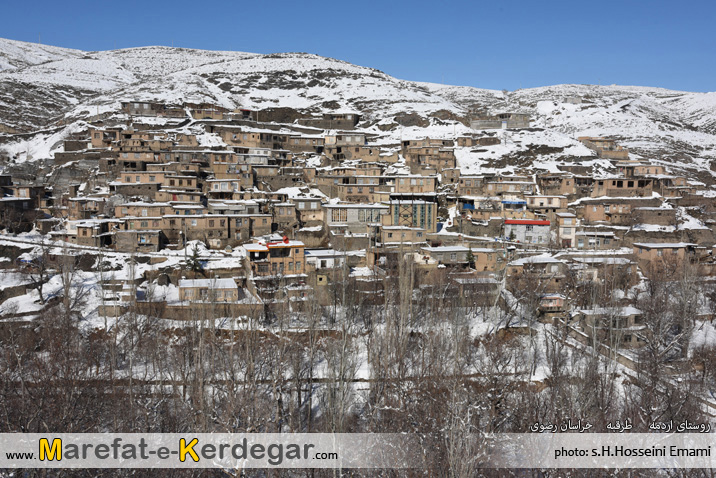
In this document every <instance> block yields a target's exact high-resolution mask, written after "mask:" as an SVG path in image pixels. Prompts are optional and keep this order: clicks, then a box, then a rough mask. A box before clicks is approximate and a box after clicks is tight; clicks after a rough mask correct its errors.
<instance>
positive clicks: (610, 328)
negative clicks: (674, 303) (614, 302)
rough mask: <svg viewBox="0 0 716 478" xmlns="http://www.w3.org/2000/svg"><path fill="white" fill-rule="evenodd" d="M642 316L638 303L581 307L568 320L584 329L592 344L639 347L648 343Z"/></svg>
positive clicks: (572, 324) (573, 325) (582, 330)
mask: <svg viewBox="0 0 716 478" xmlns="http://www.w3.org/2000/svg"><path fill="white" fill-rule="evenodd" d="M642 316H643V314H642V311H641V310H639V309H637V308H635V307H600V308H596V309H581V310H579V311H578V312H577V313H576V314H575V315H574V316H573V317H572V318H571V320H570V322H569V323H570V325H571V326H572V327H575V328H577V329H579V330H580V331H581V332H583V333H585V334H586V335H587V337H588V338H589V341H590V342H591V343H592V344H596V343H601V344H604V345H606V346H608V347H611V348H637V347H642V346H643V345H645V344H646V339H647V335H646V334H647V333H648V331H647V328H646V326H645V325H644V322H643V318H642Z"/></svg>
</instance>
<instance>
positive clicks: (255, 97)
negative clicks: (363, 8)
mask: <svg viewBox="0 0 716 478" xmlns="http://www.w3.org/2000/svg"><path fill="white" fill-rule="evenodd" d="M568 97H579V98H581V100H582V103H581V104H570V103H566V102H565V99H566V98H568ZM131 100H157V101H164V102H171V103H175V102H176V103H178V102H197V103H198V102H209V103H214V104H218V105H222V106H225V107H229V108H235V107H243V108H250V109H265V108H272V107H284V108H293V109H295V110H298V111H300V112H301V113H303V114H317V113H321V112H328V111H341V110H350V111H358V112H360V113H362V114H363V115H364V118H365V119H366V122H367V123H366V125H365V126H366V128H368V129H367V131H369V132H372V133H375V134H380V135H381V137H380V138H379V140H378V141H379V142H382V143H386V144H387V143H394V142H396V141H399V140H400V139H406V138H412V137H423V136H428V135H430V136H437V137H445V138H452V137H454V136H455V135H459V134H466V133H470V132H471V131H470V130H469V128H468V127H467V126H466V125H467V124H469V113H470V111H471V110H474V109H482V110H486V111H488V112H492V113H496V112H501V111H519V112H526V113H529V114H530V115H531V116H532V119H533V126H534V127H535V128H538V129H541V130H544V131H537V130H535V131H523V132H520V133H519V134H517V135H516V136H515V137H514V138H509V137H508V138H505V141H504V144H503V145H501V146H503V147H501V148H498V147H491V148H484V149H485V150H486V151H482V152H475V151H463V152H460V157H461V158H462V159H461V162H462V163H464V164H466V166H470V165H473V166H477V165H479V164H483V163H482V162H483V161H485V160H489V161H488V163H490V162H491V163H495V164H498V165H499V162H500V161H495V159H499V158H501V157H502V158H507V159H508V160H510V161H512V160H513V159H515V158H518V159H519V157H527V158H530V161H532V160H537V161H539V160H542V161H546V162H549V161H554V160H559V159H564V160H569V158H574V157H576V158H581V157H585V156H589V155H590V153H589V152H588V151H586V150H585V149H584V148H582V147H581V146H580V145H579V143H578V142H577V141H576V138H577V137H578V136H583V135H589V136H592V135H594V136H597V135H599V136H613V137H615V138H617V139H618V140H619V141H620V142H621V143H622V144H623V145H624V146H626V147H628V148H630V150H631V152H632V153H633V156H634V157H635V158H638V157H642V158H645V159H652V160H662V161H664V162H665V163H666V164H668V165H673V166H675V167H678V168H681V169H684V170H692V171H697V170H698V171H699V172H702V173H703V172H705V171H709V170H710V169H711V165H712V163H713V162H714V161H716V93H689V92H680V91H671V90H666V89H661V88H649V87H636V86H595V85H555V86H549V87H542V88H531V89H523V90H517V91H514V92H503V91H496V90H485V89H479V88H472V87H465V86H450V85H438V84H432V83H420V82H411V81H406V80H400V79H397V78H394V77H391V76H389V75H387V74H385V73H383V72H381V71H378V70H375V69H372V68H367V67H362V66H357V65H352V64H350V63H346V62H344V61H340V60H336V59H332V58H324V57H320V56H317V55H312V54H307V53H280V54H271V55H260V54H253V53H245V52H225V51H202V50H190V49H182V48H168V47H143V48H132V49H125V50H113V51H103V52H80V51H77V50H67V49H62V48H54V47H48V46H45V45H38V44H30V43H22V42H16V41H11V40H2V39H0V128H3V127H4V128H5V129H6V130H16V131H35V130H39V129H43V128H50V127H56V126H58V125H63V124H70V123H73V122H75V121H78V120H83V119H87V118H88V117H90V116H92V115H95V114H97V113H103V112H111V111H116V110H117V109H118V108H119V106H120V103H121V102H122V101H131ZM406 118H407V119H406ZM454 120H456V121H457V123H456V122H455V121H454ZM400 125H403V126H400ZM540 146H544V147H546V148H547V149H546V150H545V148H541V149H540V148H539V147H540ZM535 151H536V152H535ZM540 151H547V153H543V152H540ZM486 155H487V157H485V156H486ZM546 167H550V165H549V164H546ZM473 170H474V168H473Z"/></svg>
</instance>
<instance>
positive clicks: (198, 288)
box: [179, 279, 239, 302]
mask: <svg viewBox="0 0 716 478" xmlns="http://www.w3.org/2000/svg"><path fill="white" fill-rule="evenodd" d="M179 300H181V301H182V302H237V301H238V300H239V287H238V286H237V285H236V282H235V281H234V279H182V280H180V281H179Z"/></svg>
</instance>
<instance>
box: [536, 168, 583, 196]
mask: <svg viewBox="0 0 716 478" xmlns="http://www.w3.org/2000/svg"><path fill="white" fill-rule="evenodd" d="M537 185H538V186H539V188H540V191H541V192H542V194H547V195H555V196H572V195H574V194H576V193H577V186H576V182H575V179H574V175H573V174H570V173H560V174H538V175H537Z"/></svg>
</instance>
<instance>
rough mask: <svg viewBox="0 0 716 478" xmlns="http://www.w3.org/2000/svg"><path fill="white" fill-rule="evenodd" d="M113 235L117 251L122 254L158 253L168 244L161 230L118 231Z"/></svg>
mask: <svg viewBox="0 0 716 478" xmlns="http://www.w3.org/2000/svg"><path fill="white" fill-rule="evenodd" d="M113 234H114V247H115V250H117V251H120V252H129V253H131V252H158V251H160V250H162V248H163V247H164V245H165V244H166V243H167V238H166V236H165V235H164V232H163V231H161V230H152V229H147V230H141V231H138V230H132V229H129V230H116V231H113Z"/></svg>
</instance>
